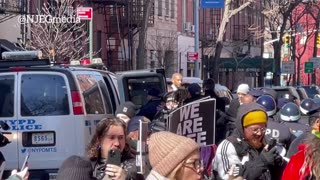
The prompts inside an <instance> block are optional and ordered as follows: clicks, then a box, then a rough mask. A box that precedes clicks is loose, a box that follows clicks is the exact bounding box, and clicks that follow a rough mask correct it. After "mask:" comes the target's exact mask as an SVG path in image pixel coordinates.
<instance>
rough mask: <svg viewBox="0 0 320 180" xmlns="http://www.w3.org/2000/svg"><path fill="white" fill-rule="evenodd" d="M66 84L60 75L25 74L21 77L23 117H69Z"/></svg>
mask: <svg viewBox="0 0 320 180" xmlns="http://www.w3.org/2000/svg"><path fill="white" fill-rule="evenodd" d="M69 112H70V110H69V102H68V92H67V87H66V82H65V80H64V78H63V77H62V76H60V75H49V74H24V75H22V76H21V115H22V116H54V115H68V114H69Z"/></svg>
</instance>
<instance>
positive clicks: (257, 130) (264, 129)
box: [250, 127, 267, 134]
mask: <svg viewBox="0 0 320 180" xmlns="http://www.w3.org/2000/svg"><path fill="white" fill-rule="evenodd" d="M250 130H251V131H252V133H253V134H258V133H261V134H264V133H265V132H266V130H267V129H266V128H265V127H264V128H255V129H250Z"/></svg>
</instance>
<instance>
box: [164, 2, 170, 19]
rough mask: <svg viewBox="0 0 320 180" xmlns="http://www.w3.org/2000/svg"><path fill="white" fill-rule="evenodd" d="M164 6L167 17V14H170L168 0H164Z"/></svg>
mask: <svg viewBox="0 0 320 180" xmlns="http://www.w3.org/2000/svg"><path fill="white" fill-rule="evenodd" d="M165 6H166V16H167V17H169V15H170V3H169V0H165Z"/></svg>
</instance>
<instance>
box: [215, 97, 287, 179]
mask: <svg viewBox="0 0 320 180" xmlns="http://www.w3.org/2000/svg"><path fill="white" fill-rule="evenodd" d="M267 120H268V116H267V113H266V112H265V109H264V108H263V107H262V106H261V105H259V104H257V103H254V102H252V103H248V104H243V105H241V106H240V107H239V110H238V116H237V121H236V129H235V131H234V133H233V135H231V136H229V137H228V138H227V139H226V140H224V141H222V142H221V143H220V144H219V146H218V149H217V152H216V156H215V158H214V160H213V162H212V163H213V170H214V174H216V176H218V178H220V179H229V178H230V177H229V174H228V171H229V170H230V168H231V166H232V165H233V164H235V165H236V166H238V167H239V171H238V174H237V175H235V174H233V177H232V178H234V177H237V176H240V177H242V178H244V179H248V180H251V179H252V180H253V179H278V178H280V177H281V175H282V170H283V168H284V166H285V163H284V161H283V159H282V158H281V157H280V156H279V155H278V154H277V152H276V147H273V148H271V149H270V150H268V149H267V147H268V146H267V145H266V144H267V142H266V140H265V132H266V127H267Z"/></svg>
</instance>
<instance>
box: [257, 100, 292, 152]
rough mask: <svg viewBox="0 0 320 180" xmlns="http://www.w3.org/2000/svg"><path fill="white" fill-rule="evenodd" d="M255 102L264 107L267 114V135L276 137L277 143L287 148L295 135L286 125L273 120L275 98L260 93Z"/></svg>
mask: <svg viewBox="0 0 320 180" xmlns="http://www.w3.org/2000/svg"><path fill="white" fill-rule="evenodd" d="M256 102H257V103H258V104H260V105H262V106H263V107H264V108H265V109H266V112H267V115H268V124H267V130H266V135H267V137H269V138H274V139H276V140H277V142H278V143H279V144H281V145H282V146H283V147H285V148H286V149H288V148H289V145H290V143H291V142H292V141H293V139H294V138H295V136H294V135H293V134H292V133H291V132H290V130H289V128H288V127H287V126H286V125H284V124H282V123H279V122H277V121H275V120H274V118H273V116H274V115H275V113H276V111H277V107H276V102H275V100H274V99H273V98H272V96H270V95H262V96H260V97H259V98H258V99H257V101H256Z"/></svg>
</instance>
